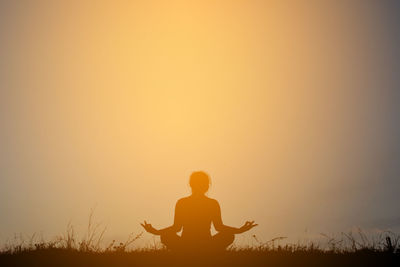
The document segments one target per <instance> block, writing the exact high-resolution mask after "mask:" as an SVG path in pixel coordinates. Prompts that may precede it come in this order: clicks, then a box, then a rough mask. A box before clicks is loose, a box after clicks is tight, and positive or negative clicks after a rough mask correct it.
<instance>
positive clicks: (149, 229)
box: [140, 221, 158, 235]
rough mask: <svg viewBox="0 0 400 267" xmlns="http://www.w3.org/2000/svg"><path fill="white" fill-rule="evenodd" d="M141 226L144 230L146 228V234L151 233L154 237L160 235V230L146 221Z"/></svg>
mask: <svg viewBox="0 0 400 267" xmlns="http://www.w3.org/2000/svg"><path fill="white" fill-rule="evenodd" d="M140 225H141V226H143V228H144V230H146V232H149V233H151V234H153V235H157V234H158V230H157V229H156V228H154V227H153V226H152V225H151V224H150V223H147V222H146V221H144V223H141V224H140Z"/></svg>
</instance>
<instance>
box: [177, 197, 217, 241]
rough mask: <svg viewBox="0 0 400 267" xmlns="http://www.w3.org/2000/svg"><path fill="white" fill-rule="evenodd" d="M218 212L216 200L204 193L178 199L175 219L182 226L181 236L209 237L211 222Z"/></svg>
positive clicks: (188, 237) (186, 237) (190, 237)
mask: <svg viewBox="0 0 400 267" xmlns="http://www.w3.org/2000/svg"><path fill="white" fill-rule="evenodd" d="M218 212H219V204H218V202H217V201H216V200H215V199H211V198H208V197H206V196H204V195H202V196H193V195H191V196H189V197H185V198H182V199H180V200H178V202H177V204H176V208H175V220H176V221H177V222H180V223H181V224H182V226H183V232H182V238H184V239H196V240H199V239H209V238H211V232H210V229H211V222H212V221H213V220H214V218H216V216H217V214H218Z"/></svg>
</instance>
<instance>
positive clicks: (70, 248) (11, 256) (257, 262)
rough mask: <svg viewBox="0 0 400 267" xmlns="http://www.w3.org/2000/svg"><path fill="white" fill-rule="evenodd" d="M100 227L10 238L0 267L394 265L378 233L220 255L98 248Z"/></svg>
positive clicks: (394, 250)
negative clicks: (51, 235) (50, 236)
mask: <svg viewBox="0 0 400 267" xmlns="http://www.w3.org/2000/svg"><path fill="white" fill-rule="evenodd" d="M104 233H105V228H104V229H100V226H99V224H94V223H93V218H92V214H91V215H90V217H89V224H88V227H87V231H86V234H85V235H84V236H83V237H82V238H78V237H77V236H76V234H75V231H74V228H73V227H72V226H71V225H69V226H68V227H67V230H66V231H65V233H64V234H62V235H60V236H57V237H55V238H54V239H53V240H51V241H43V240H42V239H41V238H38V237H37V236H36V235H32V236H31V237H29V238H25V239H24V238H15V239H14V240H13V241H11V242H8V243H6V244H4V245H3V247H2V248H1V249H0V266H100V267H102V266H400V235H398V234H395V233H393V232H381V233H380V234H379V235H377V236H373V237H367V235H365V234H364V233H363V232H362V231H361V230H360V231H358V232H355V233H352V232H350V233H342V234H341V235H340V236H341V237H340V238H336V239H335V238H331V237H328V236H325V237H324V238H325V242H324V244H321V243H313V242H309V243H307V244H281V240H283V237H277V238H273V239H271V240H269V241H267V242H260V241H258V240H257V238H256V237H254V238H255V240H256V241H257V242H258V243H257V245H252V246H248V247H235V246H231V247H229V248H228V249H227V250H226V251H223V252H222V253H208V254H199V253H177V252H172V251H168V250H166V249H164V248H163V247H162V246H154V247H148V248H131V247H132V244H134V243H135V241H137V240H138V239H140V238H141V237H142V234H138V235H134V234H131V235H130V236H128V238H127V239H126V240H125V241H124V242H123V243H119V242H116V241H112V242H110V243H109V244H107V245H103V244H104V242H103V238H104Z"/></svg>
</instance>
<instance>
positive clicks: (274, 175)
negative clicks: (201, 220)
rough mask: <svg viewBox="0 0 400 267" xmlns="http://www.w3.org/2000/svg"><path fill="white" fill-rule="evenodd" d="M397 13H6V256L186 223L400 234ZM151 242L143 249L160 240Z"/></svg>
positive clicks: (380, 6)
mask: <svg viewBox="0 0 400 267" xmlns="http://www.w3.org/2000/svg"><path fill="white" fill-rule="evenodd" d="M399 13H400V5H399V4H398V2H396V1H287V2H285V1H196V2H194V1H193V2H192V1H0V214H1V217H0V240H1V241H3V240H6V239H7V238H8V237H12V236H13V234H14V233H20V232H21V233H24V234H32V233H34V232H37V233H40V232H42V233H43V235H44V236H45V237H48V238H49V237H52V236H54V235H56V234H60V233H62V232H63V231H64V229H65V227H66V225H67V223H68V222H71V223H72V224H73V225H76V227H77V229H78V231H84V227H85V226H86V222H87V216H88V215H89V211H90V209H91V208H92V207H94V206H96V207H97V208H96V218H97V220H98V221H101V222H102V223H103V224H104V225H107V226H108V232H107V235H108V236H109V237H110V238H115V237H116V238H118V237H120V238H124V237H126V236H127V235H128V234H129V233H130V232H134V233H139V232H140V231H141V229H140V226H139V224H138V223H139V222H140V221H141V220H144V219H146V220H148V221H150V222H151V223H152V224H153V225H154V226H156V227H163V226H167V225H169V224H170V223H172V218H173V209H174V205H175V202H176V200H177V199H178V198H180V197H182V196H185V195H187V194H189V192H190V191H189V187H188V177H189V175H190V173H191V172H192V171H195V170H204V171H206V172H208V173H209V174H210V175H211V178H212V182H213V184H212V188H211V190H210V192H209V196H210V197H213V198H216V199H217V200H219V201H220V204H221V207H222V215H223V219H224V222H225V223H226V224H229V225H234V226H239V225H241V224H242V223H243V222H244V221H245V220H248V219H253V220H256V221H257V222H258V223H259V226H258V227H257V228H255V229H253V230H252V232H250V233H248V234H247V235H245V237H244V238H248V239H250V236H251V235H252V234H256V235H257V236H259V238H260V239H262V240H267V239H270V238H272V237H275V236H282V235H283V236H290V237H293V238H298V237H299V236H303V235H304V233H305V230H306V229H307V232H308V233H309V235H310V236H313V234H318V233H320V232H328V233H337V232H341V231H347V230H349V229H351V228H352V227H363V228H365V229H367V230H371V231H375V230H379V229H380V230H384V229H392V230H395V231H396V230H397V231H399V230H400V214H399V207H398V202H399V200H400V198H399V192H400V180H399V178H400V142H399V141H400V139H399V136H400V126H399V125H400V119H399V116H400V90H399V88H400V87H399V86H400V78H399V77H400V51H399V47H400V30H399V29H400V18H399V17H398V14H399ZM148 239H149V235H146V236H145V240H148Z"/></svg>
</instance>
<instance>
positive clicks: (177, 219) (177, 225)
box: [141, 200, 182, 235]
mask: <svg viewBox="0 0 400 267" xmlns="http://www.w3.org/2000/svg"><path fill="white" fill-rule="evenodd" d="M181 209H182V208H181V203H180V201H179V200H178V202H177V203H176V205H175V216H174V224H173V225H171V226H169V227H166V228H163V229H160V230H157V229H156V228H154V227H153V226H152V225H151V224H148V223H147V222H146V221H144V224H142V223H141V225H142V226H143V228H144V229H145V230H146V231H147V232H149V233H151V234H153V235H162V234H164V233H167V232H173V233H177V232H180V231H181V230H182V218H181V217H182V211H181Z"/></svg>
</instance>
